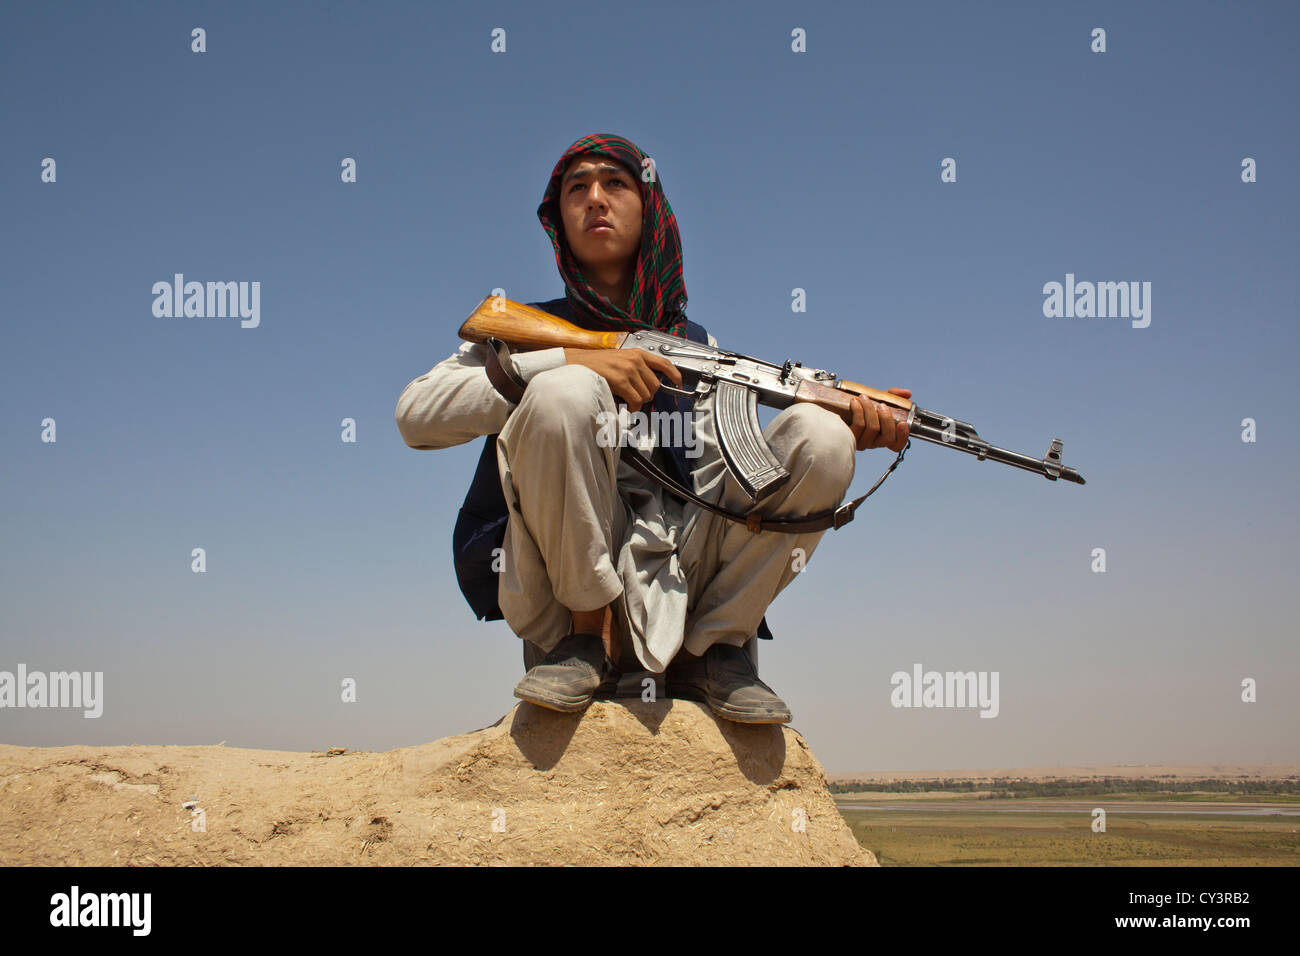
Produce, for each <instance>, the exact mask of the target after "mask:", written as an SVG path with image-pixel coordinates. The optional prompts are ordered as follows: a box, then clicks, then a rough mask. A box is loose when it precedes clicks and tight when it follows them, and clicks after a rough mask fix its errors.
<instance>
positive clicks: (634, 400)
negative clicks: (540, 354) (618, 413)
mask: <svg viewBox="0 0 1300 956" xmlns="http://www.w3.org/2000/svg"><path fill="white" fill-rule="evenodd" d="M564 361H565V363H566V364H568V365H585V366H587V368H589V369H591V370H592V371H593V372H595V373H596V374H597V375H599V376H600V377H601V378H603V379H604V380H605V381H607V382H609V390H610V391H611V392H613V393H614V397H615V398H621V399H622V400H623V401H624V402H626V403H627V410H628V411H629V412H635V411H638V410H640V408H641V404H642V403H643V402H648V401H650V399H651V398H653V397H654V393H655V392H657V391H658V390H659V385H660V382H659V377H658V376H657V375H656V374H655V372H657V371H658V372H663V373H664V374H665V375H666V376H668V378H669V379H671V380H672V383H673V384H674V385H676V386H677V387H678V388H680V387H681V384H682V373H681V372H679V371H677V366H675V365H673V363H672V362H670V361H668V359H666V358H664V357H663V356H662V355H655V354H654V353H653V352H647V351H646V350H645V349H565V350H564Z"/></svg>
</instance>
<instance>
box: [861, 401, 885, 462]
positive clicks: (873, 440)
mask: <svg viewBox="0 0 1300 956" xmlns="http://www.w3.org/2000/svg"><path fill="white" fill-rule="evenodd" d="M857 402H858V403H859V404H860V405H861V406H862V414H863V420H864V421H865V423H866V425H865V427H864V428H863V429H862V439H861V441H859V442H858V450H859V451H865V450H866V449H868V448H876V447H878V446H879V443H878V442H877V439H878V438H879V437H880V416H878V415H877V414H876V403H875V402H873V401H871V399H869V398H863V397H861V396H858V397H857Z"/></svg>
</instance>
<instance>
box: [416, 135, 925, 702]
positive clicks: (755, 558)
mask: <svg viewBox="0 0 1300 956" xmlns="http://www.w3.org/2000/svg"><path fill="white" fill-rule="evenodd" d="M643 170H644V171H646V174H645V175H643ZM537 214H538V218H539V219H540V220H541V223H542V227H543V229H545V231H546V233H547V235H548V236H549V237H550V239H551V243H552V245H553V247H554V249H555V258H556V264H557V266H558V268H559V271H560V275H561V277H562V278H563V279H564V284H565V297H564V298H563V299H557V300H553V301H550V302H541V303H534V305H535V306H536V307H538V308H542V309H545V310H546V311H548V312H551V313H553V314H555V315H559V316H561V317H563V318H565V319H568V320H569V321H572V322H574V323H576V324H577V325H580V326H583V327H585V328H590V329H601V330H607V329H613V330H620V331H622V330H635V329H640V328H654V329H660V330H665V331H668V332H671V333H673V334H677V335H682V336H685V337H688V338H692V339H695V340H697V341H704V340H707V341H708V342H709V343H710V344H713V345H716V344H717V340H716V339H714V338H713V336H712V335H709V334H708V333H707V332H706V331H705V330H704V329H703V327H701V326H699V325H697V324H696V323H694V322H690V321H688V320H687V318H686V314H685V309H686V290H685V286H684V284H683V281H682V254H681V240H680V237H679V235H678V231H677V221H676V218H675V217H674V216H673V212H672V208H671V207H670V206H669V204H668V200H667V198H666V196H665V195H664V192H663V185H662V182H661V181H660V178H659V176H658V173H657V171H654V170H653V166H652V164H651V163H650V162H649V160H648V158H647V157H646V154H645V153H643V152H642V151H641V150H640V149H639V148H637V147H636V146H635V145H634V144H633V143H631V142H630V141H628V140H626V139H623V138H622V137H618V136H612V135H597V134H593V135H590V136H585V137H583V138H582V139H580V140H578V141H577V142H576V143H574V144H573V145H572V146H570V147H569V148H568V149H567V150H565V152H564V155H563V156H561V157H560V160H559V162H558V163H557V164H556V165H555V168H554V169H553V170H552V172H551V178H550V181H549V183H548V185H547V189H546V193H545V195H544V197H543V199H542V203H541V205H540V206H539V207H538V210H537ZM488 363H489V358H488V355H487V351H486V348H485V346H483V345H481V344H480V345H472V344H470V343H466V344H464V345H462V346H461V348H460V350H459V351H458V352H457V353H456V354H455V355H453V356H451V357H450V358H448V359H446V360H444V361H443V362H440V363H439V364H438V365H436V366H435V367H434V368H433V369H432V370H430V371H429V372H428V373H427V374H426V375H422V376H420V377H419V378H417V379H415V380H414V381H412V382H411V383H410V384H409V385H407V386H406V388H405V389H404V390H403V392H402V394H401V397H400V398H399V399H398V403H397V424H398V428H399V429H400V431H401V433H402V438H403V440H404V441H405V442H406V444H407V445H408V446H410V447H412V448H445V447H448V446H451V445H457V444H461V443H463V442H466V441H469V440H471V439H473V438H476V437H478V436H482V435H487V436H489V440H488V443H487V444H486V445H485V447H484V453H483V456H482V458H481V459H480V462H479V468H478V471H477V473H476V475H475V480H474V484H473V485H472V486H471V489H470V492H469V494H468V495H467V497H466V502H465V506H464V507H462V509H461V513H460V520H459V521H458V522H457V529H456V540H455V543H454V546H455V552H456V557H457V574H458V577H459V579H460V583H461V589H462V591H464V592H465V594H466V597H467V598H468V599H469V600H470V604H471V606H472V607H474V609H475V611H476V613H478V614H479V616H480V617H483V618H484V619H487V620H491V619H499V618H502V617H504V619H505V620H506V621H507V623H508V624H509V625H510V627H511V629H512V630H513V631H514V632H515V633H516V634H517V635H519V636H520V637H521V638H523V639H524V640H525V641H529V642H531V643H532V644H533V645H535V656H536V657H538V658H540V663H538V664H536V666H533V667H532V668H531V669H530V670H529V671H528V673H527V675H526V676H525V677H524V679H523V680H522V681H520V682H519V685H518V686H517V687H516V688H515V695H516V696H517V697H519V698H521V699H523V700H527V701H531V702H533V703H535V704H538V705H540V706H542V707H548V708H550V709H552V710H558V711H565V712H572V711H579V710H582V709H584V708H585V707H586V706H587V705H589V704H590V703H591V701H592V699H593V698H594V695H595V694H596V692H597V691H598V690H599V689H601V688H602V687H603V686H608V685H609V684H610V683H612V682H615V681H616V680H617V677H618V668H617V665H616V663H615V662H614V661H613V660H612V659H611V654H614V653H616V652H615V651H614V646H613V645H611V644H610V643H609V641H610V635H611V634H618V635H625V636H626V637H627V639H628V640H629V641H630V643H631V646H632V647H633V649H634V651H635V653H636V656H637V658H638V660H639V661H640V663H641V664H642V665H643V666H644V667H645V668H646V669H647V670H649V671H651V672H653V673H664V672H665V671H667V677H668V686H669V687H670V688H671V687H672V686H673V685H674V683H676V684H677V685H678V686H682V685H689V686H691V687H693V688H694V689H696V690H698V691H699V694H700V696H701V697H703V699H704V700H706V701H707V703H708V705H709V707H710V708H711V709H712V711H713V712H714V713H715V714H717V715H718V716H720V717H723V718H726V719H728V720H733V721H737V722H742V723H785V722H788V721H789V720H790V719H791V715H790V710H789V708H788V707H787V706H786V705H785V703H784V702H783V701H782V700H781V699H780V698H779V697H777V695H776V694H775V693H774V692H773V691H772V689H771V688H770V687H768V686H767V685H766V684H764V683H763V682H762V681H760V680H759V679H758V676H757V674H756V673H755V671H754V669H753V666H752V664H751V663H750V658H749V656H748V654H746V652H745V651H744V650H743V647H744V645H745V643H746V642H747V641H748V640H749V639H750V638H751V637H752V636H753V635H754V634H755V633H756V631H759V630H765V629H766V628H765V622H764V612H765V611H766V609H767V607H768V605H769V604H770V603H771V601H772V599H773V598H775V597H776V595H777V594H778V593H779V592H780V591H781V590H782V589H783V588H784V587H785V586H786V585H787V584H789V583H790V581H791V580H793V579H794V576H795V574H796V571H795V570H794V567H793V561H792V555H793V554H794V549H796V548H801V549H802V550H803V554H804V555H805V560H806V558H807V557H810V556H811V555H812V552H813V551H814V550H815V548H816V546H817V543H818V541H819V540H820V539H821V536H822V534H823V533H824V532H810V533H800V534H785V533H781V532H774V531H765V532H761V533H758V534H755V533H752V532H750V531H748V530H747V529H746V528H745V527H744V526H743V525H740V524H738V523H735V522H732V521H729V520H727V519H726V518H724V517H721V516H719V515H716V514H714V513H712V512H710V511H708V510H706V509H703V508H700V507H699V506H697V505H695V504H694V503H693V502H684V501H682V500H681V499H680V498H677V497H676V496H674V495H672V494H671V493H669V492H667V491H666V490H665V489H664V488H663V487H662V486H660V485H659V484H657V483H655V482H653V481H652V480H650V479H648V478H646V477H644V476H643V475H641V474H640V473H639V472H636V471H635V470H633V469H632V468H631V466H630V465H628V464H627V463H626V462H625V461H623V460H621V456H620V452H619V448H618V447H617V446H616V445H615V444H613V443H611V442H609V441H604V440H599V438H600V435H601V432H602V427H603V424H602V423H607V422H608V421H610V416H616V415H617V413H618V409H617V406H616V403H617V402H622V403H624V404H625V405H626V407H627V410H628V411H629V412H635V411H638V410H642V409H644V410H645V411H647V412H648V411H651V410H654V411H658V412H660V413H661V415H668V414H670V413H671V414H677V415H688V414H689V413H690V412H692V404H693V403H692V402H691V401H690V400H687V399H682V398H677V397H675V396H673V395H671V394H670V393H668V392H667V391H664V390H661V389H660V384H661V379H660V378H659V376H663V378H664V379H665V380H667V381H670V382H671V383H672V384H674V385H678V386H679V385H680V384H681V375H680V374H679V373H678V372H677V370H676V369H675V368H674V367H673V365H672V364H671V363H670V362H668V361H667V360H666V359H664V358H663V357H662V356H658V355H653V354H651V353H649V352H646V351H644V350H640V349H620V350H584V349H568V348H555V349H544V350H540V351H535V352H524V353H518V354H515V355H513V356H512V358H511V363H510V364H512V365H513V368H510V369H506V370H505V377H506V378H508V379H510V380H511V381H507V382H502V381H501V379H500V377H497V381H496V382H495V383H494V381H493V380H492V378H490V377H489V371H488ZM891 391H893V392H896V393H897V394H899V395H903V396H910V395H911V393H910V392H909V391H908V390H906V389H891ZM712 406H713V403H712V400H706V401H702V402H701V403H700V405H699V407H698V408H695V409H693V411H694V412H695V413H696V414H695V417H694V419H693V428H689V426H688V428H689V431H683V430H682V429H681V428H677V429H673V430H671V431H665V432H664V433H663V434H661V435H660V436H659V439H660V440H659V442H658V443H657V445H656V447H655V448H654V449H653V451H652V453H651V454H652V458H653V460H654V461H655V462H656V464H659V465H660V467H662V468H664V469H665V470H666V471H668V472H669V474H672V475H673V476H674V477H676V478H678V480H679V481H681V482H682V483H683V484H686V485H687V486H688V487H693V489H694V491H695V492H696V494H697V495H699V496H700V497H702V498H703V499H705V500H706V501H710V502H712V503H714V504H716V505H719V506H721V507H724V508H726V509H728V510H730V511H732V512H744V511H748V510H751V509H757V510H759V511H760V512H761V513H762V514H763V515H764V516H765V517H769V518H774V517H797V516H806V515H809V514H813V513H816V512H821V511H826V510H829V509H831V508H834V507H836V506H838V505H839V504H840V502H841V501H842V499H843V498H844V495H845V493H846V492H847V490H848V487H849V484H850V483H851V482H852V480H853V469H854V457H853V452H854V449H855V448H856V449H858V450H863V449H866V448H879V447H888V448H890V449H892V450H894V451H898V450H899V449H901V448H902V447H903V446H904V444H905V443H906V441H907V428H906V426H905V425H902V424H896V423H895V420H894V416H893V415H892V414H891V413H890V412H889V411H888V409H887V408H886V407H885V406H883V405H879V404H877V403H875V402H872V401H870V400H867V399H858V398H856V397H855V398H854V424H853V425H852V426H848V425H846V424H845V423H844V421H843V420H842V419H840V418H839V416H837V415H835V414H834V413H832V412H829V411H826V410H825V409H822V408H819V407H816V406H814V405H809V404H798V405H795V406H793V407H791V408H787V409H784V410H782V411H781V412H780V413H779V414H778V415H777V416H776V417H775V419H774V420H773V421H772V423H771V424H770V425H769V426H768V427H767V428H766V429H765V430H764V437H765V438H766V439H767V442H768V444H769V446H770V447H771V448H772V450H773V453H774V454H775V455H776V456H777V458H778V459H780V460H781V462H782V464H783V465H784V467H785V468H786V470H787V471H789V472H790V479H789V480H788V481H787V482H786V483H785V484H784V485H783V486H782V487H780V488H778V489H777V490H776V491H775V492H773V493H772V494H770V495H768V496H766V497H765V498H763V499H762V500H760V501H759V502H758V503H757V504H753V503H751V502H750V500H749V498H748V497H747V496H746V495H745V494H744V492H743V491H742V490H741V489H740V488H739V487H738V486H737V485H736V483H735V481H734V479H732V478H731V477H730V475H729V474H728V473H727V470H726V466H725V464H724V462H723V460H722V456H721V453H720V452H719V450H718V445H717V434H716V430H715V426H714V421H713V407H712ZM659 420H660V421H665V420H667V419H663V418H660V419H659ZM673 435H675V436H677V440H676V441H675V442H674V441H672V440H671V436H673ZM687 435H689V439H688V438H686V436H687ZM665 436H667V438H666V437H665ZM687 443H690V444H691V447H690V448H683V447H681V446H682V445H683V444H687ZM688 453H689V454H690V457H687V454H688ZM498 492H499V493H498ZM493 545H495V546H496V547H492V548H491V549H490V546H493ZM488 554H492V555H493V556H494V557H496V556H499V557H500V558H501V559H502V560H501V561H500V562H499V563H498V564H494V566H493V568H494V570H493V571H492V572H488V571H486V570H485V567H484V566H485V562H486V558H487V555H488ZM501 565H504V566H503V567H502V566H501ZM498 567H499V568H500V573H499V574H498V573H495V569H496V568H498ZM489 574H490V577H488V575H489Z"/></svg>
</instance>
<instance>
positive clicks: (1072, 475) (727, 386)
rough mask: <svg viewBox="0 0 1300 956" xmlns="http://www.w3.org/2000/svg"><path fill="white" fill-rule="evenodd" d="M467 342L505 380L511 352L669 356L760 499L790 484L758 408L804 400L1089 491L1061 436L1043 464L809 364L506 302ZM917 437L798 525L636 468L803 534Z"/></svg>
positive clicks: (468, 326)
mask: <svg viewBox="0 0 1300 956" xmlns="http://www.w3.org/2000/svg"><path fill="white" fill-rule="evenodd" d="M459 334H460V337H461V338H462V339H465V340H467V341H470V342H483V343H486V344H487V346H488V359H489V371H496V372H497V376H496V377H497V378H498V379H500V376H501V373H500V371H499V369H500V367H504V368H507V369H508V368H510V364H509V362H508V359H509V354H510V353H509V348H507V346H509V347H513V348H515V349H518V350H521V351H527V350H531V349H547V348H578V349H629V348H637V349H645V350H646V351H648V352H653V353H655V354H656V355H662V356H663V357H664V358H666V359H668V361H669V362H671V363H672V364H673V365H674V366H676V368H677V370H678V371H679V372H680V373H681V375H682V385H683V386H684V387H683V388H680V389H679V388H675V387H674V386H672V385H667V384H663V383H662V382H661V384H660V387H661V388H664V389H667V390H668V391H669V392H672V393H675V394H678V395H683V396H686V397H687V398H695V399H700V398H704V397H705V396H707V395H709V394H710V393H712V394H713V396H714V402H715V405H714V413H715V416H716V421H717V435H718V445H719V447H720V449H721V452H722V457H723V460H724V461H725V462H726V465H727V469H728V470H729V471H730V472H731V474H732V476H733V477H734V478H735V479H736V482H737V483H738V484H739V485H740V487H741V488H743V489H744V491H745V493H746V494H747V495H749V497H750V499H751V500H754V501H757V500H758V499H760V498H762V497H764V496H765V495H768V494H770V493H771V492H772V491H774V490H775V489H776V488H778V487H779V486H780V485H781V484H782V483H784V482H785V481H786V480H787V479H789V477H790V475H789V472H787V471H786V470H785V469H784V468H783V467H782V466H781V463H780V462H779V461H778V460H777V459H776V457H775V456H774V455H773V454H772V451H771V449H770V448H768V445H767V442H766V441H765V440H764V438H763V430H762V428H761V427H760V425H759V421H758V405H759V404H760V403H761V404H763V405H768V406H770V407H772V408H788V407H789V406H791V405H793V404H794V403H795V402H811V403H812V404H814V405H820V406H821V407H822V408H825V409H829V410H830V411H832V412H835V413H836V414H837V415H839V416H840V417H841V418H843V419H844V421H846V422H848V423H850V424H852V422H853V409H852V403H851V401H850V398H849V396H850V395H864V396H866V397H867V398H870V399H871V400H872V401H875V402H879V403H880V404H882V405H887V406H889V407H890V410H891V412H892V413H893V415H894V420H895V421H897V422H906V423H907V427H908V431H909V434H910V438H920V439H921V440H922V441H927V442H932V443H934V444H936V445H943V446H944V447H945V448H955V449H956V450H958V451H964V452H966V453H968V454H971V455H975V456H976V457H977V458H978V459H979V460H980V461H983V460H985V459H989V460H991V461H997V462H1001V463H1002V464H1004V465H1012V466H1013V467H1016V468H1023V469H1025V470H1026V471H1033V472H1037V473H1038V474H1040V475H1042V476H1043V477H1044V478H1047V479H1048V480H1050V481H1056V480H1057V479H1058V478H1064V479H1065V480H1066V481H1073V482H1075V483H1076V484H1080V485H1082V484H1084V480H1083V477H1082V476H1081V475H1080V474H1079V473H1078V472H1077V471H1075V470H1074V469H1073V468H1068V467H1066V466H1065V465H1063V464H1061V447H1062V445H1061V440H1060V439H1059V438H1054V439H1052V444H1051V445H1050V446H1049V447H1048V449H1047V454H1046V455H1045V456H1044V457H1043V458H1031V457H1029V456H1028V455H1021V454H1019V453H1017V452H1014V451H1007V450H1006V449H1005V448H997V447H995V446H993V445H990V444H989V443H988V442H986V441H984V439H982V438H980V436H979V434H978V433H977V432H976V431H975V427H974V426H973V425H971V424H970V423H968V422H963V421H958V420H957V419H954V418H950V417H948V416H947V415H939V414H937V413H935V412H930V411H926V410H925V409H924V408H921V407H919V406H918V405H917V404H916V403H915V402H912V401H911V400H909V399H906V398H903V397H902V396H900V395H894V394H892V393H890V392H884V391H880V390H879V389H875V388H870V387H868V386H866V385H859V384H857V383H856V382H848V381H845V380H844V379H842V378H840V377H839V376H838V375H836V374H834V373H833V372H827V371H824V370H822V369H812V368H805V367H804V366H803V363H801V362H795V361H791V360H789V359H787V360H786V361H785V363H784V364H782V365H774V364H773V363H771V362H765V361H763V360H762V359H756V358H751V357H750V356H748V355H741V354H738V353H736V352H728V351H726V350H724V349H719V348H714V347H712V346H710V345H708V344H707V343H703V342H693V341H690V340H688V339H683V338H680V337H678V336H675V335H670V334H668V333H667V332H660V331H657V330H654V329H642V330H638V331H634V332H595V331H591V330H588V329H584V328H580V327H579V326H576V325H574V324H573V323H572V322H566V321H565V320H564V319H561V318H558V317H556V316H554V315H551V314H550V313H549V312H543V311H542V310H541V309H535V308H533V307H532V306H528V305H524V304H522V303H519V302H512V301H511V300H509V299H506V298H503V297H500V296H488V297H487V298H485V299H484V300H483V302H482V303H481V304H480V305H479V307H478V308H477V309H475V310H474V312H473V313H472V314H471V315H470V317H469V318H468V319H466V320H465V323H464V324H463V325H462V326H461V327H460V332H459ZM493 364H497V365H498V369H495V370H494V369H492V368H491V366H492V365H493ZM505 374H507V375H508V374H509V373H505ZM910 438H909V441H908V444H907V445H905V446H904V448H903V451H900V452H899V453H898V457H897V458H896V459H895V460H894V463H893V464H892V465H890V466H889V470H888V471H886V472H885V474H884V475H882V476H881V477H880V481H877V482H876V484H875V485H874V486H872V488H871V491H868V492H867V494H865V495H863V496H862V497H861V498H858V499H857V500H856V501H854V502H852V503H851V504H847V505H843V506H841V507H840V508H838V509H836V510H835V511H834V512H831V513H828V514H827V515H825V516H814V517H813V519H810V520H799V521H779V520H773V519H769V518H759V516H757V515H749V516H744V517H741V516H735V515H731V514H730V513H728V512H724V511H721V510H720V509H718V508H716V507H713V506H711V505H709V504H708V503H705V502H703V501H701V500H700V499H699V498H697V497H696V496H695V495H694V493H693V492H691V491H690V490H689V489H685V488H682V487H681V486H680V485H679V484H678V483H677V482H676V481H674V480H673V479H672V478H671V477H669V476H667V475H665V474H664V473H663V472H662V471H661V470H659V469H658V467H657V466H655V465H654V464H653V463H651V462H650V461H649V459H645V458H643V457H642V456H640V455H639V454H637V453H636V452H635V451H632V454H631V461H632V464H633V465H634V466H635V467H637V469H638V470H640V471H642V472H643V473H645V474H648V475H649V476H650V477H652V478H655V479H656V480H658V481H660V482H662V483H664V484H666V485H668V487H670V488H671V489H672V490H674V491H675V492H676V493H678V494H680V495H682V496H683V497H689V498H690V499H691V500H694V501H696V502H697V503H700V504H702V505H704V506H705V507H709V508H710V510H714V511H718V513H720V514H726V515H727V516H728V517H731V518H733V519H734V520H738V521H742V522H745V523H746V524H747V525H748V526H749V528H750V530H752V531H759V530H774V531H785V532H787V533H796V532H801V531H808V530H814V528H813V526H814V525H816V524H820V525H821V526H822V527H832V528H839V527H841V526H842V525H844V524H847V523H848V522H849V521H851V520H853V511H854V509H855V508H857V506H858V505H859V504H861V503H862V501H863V499H865V498H866V497H867V496H868V495H870V494H871V492H873V491H875V490H876V488H878V487H879V486H880V483H881V482H882V481H884V480H885V478H886V477H888V475H889V473H890V472H892V471H893V470H894V468H895V467H896V466H897V465H898V463H899V462H900V461H902V460H903V453H904V452H905V451H906V450H907V448H909V447H910V446H911V440H910ZM647 466H648V469H647Z"/></svg>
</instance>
